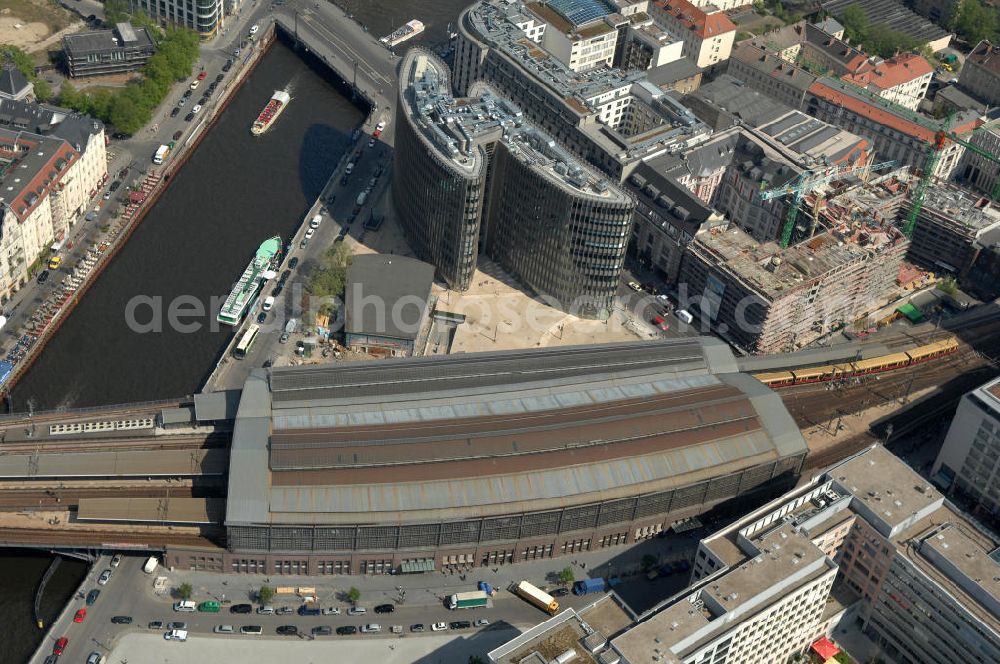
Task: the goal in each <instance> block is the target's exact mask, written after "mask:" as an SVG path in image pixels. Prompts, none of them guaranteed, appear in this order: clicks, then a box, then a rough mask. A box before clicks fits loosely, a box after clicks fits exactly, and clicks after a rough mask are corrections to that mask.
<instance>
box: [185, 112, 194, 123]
mask: <svg viewBox="0 0 1000 664" xmlns="http://www.w3.org/2000/svg"><path fill="white" fill-rule="evenodd" d="M192 120H194V113H188V114H187V115H185V116H184V122H191V121H192Z"/></svg>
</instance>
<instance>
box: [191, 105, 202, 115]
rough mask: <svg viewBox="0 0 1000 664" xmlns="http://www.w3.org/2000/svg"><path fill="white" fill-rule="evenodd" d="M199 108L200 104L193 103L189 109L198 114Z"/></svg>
mask: <svg viewBox="0 0 1000 664" xmlns="http://www.w3.org/2000/svg"><path fill="white" fill-rule="evenodd" d="M200 110H201V104H195V105H194V108H192V109H191V112H192V113H194V114H195V115H198V111H200Z"/></svg>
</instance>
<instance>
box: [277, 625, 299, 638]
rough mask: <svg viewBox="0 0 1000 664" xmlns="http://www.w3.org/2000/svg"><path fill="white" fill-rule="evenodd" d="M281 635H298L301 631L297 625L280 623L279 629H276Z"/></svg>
mask: <svg viewBox="0 0 1000 664" xmlns="http://www.w3.org/2000/svg"><path fill="white" fill-rule="evenodd" d="M274 631H275V632H277V633H278V634H280V635H281V636H297V635H298V633H299V628H298V627H296V626H295V625H279V626H278V629H276V630H274Z"/></svg>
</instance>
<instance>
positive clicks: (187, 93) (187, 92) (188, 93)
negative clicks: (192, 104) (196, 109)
mask: <svg viewBox="0 0 1000 664" xmlns="http://www.w3.org/2000/svg"><path fill="white" fill-rule="evenodd" d="M192 94H194V93H193V92H191V91H190V90H185V91H184V96H183V97H181V99H187V98H188V97H190V96H191V95H192Z"/></svg>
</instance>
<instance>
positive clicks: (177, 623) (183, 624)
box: [167, 621, 188, 629]
mask: <svg viewBox="0 0 1000 664" xmlns="http://www.w3.org/2000/svg"><path fill="white" fill-rule="evenodd" d="M187 628H188V625H187V623H186V622H180V621H175V622H171V623H167V629H187Z"/></svg>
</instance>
